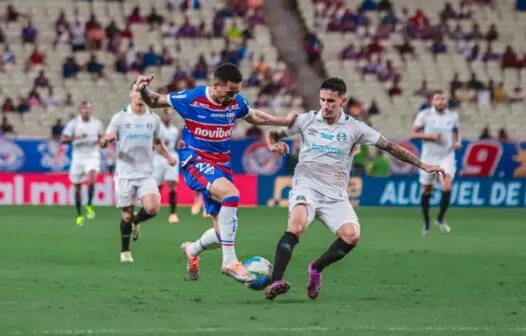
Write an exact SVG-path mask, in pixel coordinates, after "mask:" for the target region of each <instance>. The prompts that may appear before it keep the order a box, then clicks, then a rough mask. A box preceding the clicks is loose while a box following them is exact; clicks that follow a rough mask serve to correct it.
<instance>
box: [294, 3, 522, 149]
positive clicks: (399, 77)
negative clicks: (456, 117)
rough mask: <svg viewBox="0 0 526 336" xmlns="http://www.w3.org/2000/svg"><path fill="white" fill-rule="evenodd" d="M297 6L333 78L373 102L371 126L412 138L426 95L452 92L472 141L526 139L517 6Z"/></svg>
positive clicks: (391, 134)
mask: <svg viewBox="0 0 526 336" xmlns="http://www.w3.org/2000/svg"><path fill="white" fill-rule="evenodd" d="M519 3H520V1H519ZM297 4H298V8H299V11H300V13H301V16H302V18H303V20H304V22H305V25H306V26H307V27H308V29H309V30H310V31H311V32H312V34H311V35H312V36H315V37H316V38H318V39H319V40H320V41H321V45H322V46H321V48H322V49H323V52H322V53H321V59H322V61H323V63H324V66H325V69H326V71H327V74H328V75H331V76H332V75H334V76H336V75H338V76H343V77H345V78H346V79H347V81H348V83H349V84H350V87H351V92H352V96H353V97H354V98H355V99H358V100H360V101H361V102H362V103H364V104H369V103H370V102H371V101H374V103H375V104H374V105H373V106H372V109H370V111H373V114H372V115H370V116H367V117H368V118H369V119H370V121H371V122H372V124H373V125H374V126H375V127H376V128H378V129H379V130H381V131H382V132H383V133H385V134H387V135H389V136H391V137H407V135H408V127H409V125H411V122H412V119H413V118H414V115H415V113H416V112H417V111H418V108H419V106H421V105H422V104H423V103H425V100H426V98H425V97H426V94H427V93H428V92H430V90H433V89H443V90H445V91H446V92H448V93H449V92H451V93H452V94H453V96H454V97H455V99H453V101H452V107H455V108H459V111H460V115H461V121H462V122H463V124H464V125H466V126H467V127H463V132H464V136H466V137H470V138H477V137H478V136H479V133H480V132H481V130H482V129H483V128H485V127H486V126H489V128H490V132H491V133H493V134H496V133H497V132H499V131H498V130H499V129H501V128H503V127H505V128H507V130H508V131H509V133H510V137H511V138H512V139H513V138H519V137H524V136H525V135H526V133H525V132H524V131H523V125H525V124H526V114H525V113H524V107H525V106H524V100H525V95H524V93H523V87H524V86H525V84H526V75H525V74H526V72H525V71H526V70H525V69H526V67H525V64H526V63H525V61H524V60H525V58H524V57H523V56H522V55H523V54H522V53H523V51H524V50H522V48H523V46H524V41H525V34H526V31H525V29H524V22H525V21H524V19H525V15H526V14H525V13H524V12H521V11H520V10H516V8H515V1H513V0H498V1H492V0H462V1H451V2H448V1H446V0H440V1H425V4H424V2H423V1H414V0H396V1H390V0H381V1H375V0H364V1H362V0H345V1H344V0H305V1H297ZM519 9H520V8H519ZM312 36H311V39H312ZM316 45H317V44H316ZM374 112H376V113H374ZM503 131H504V132H505V131H506V130H505V129H504V130H503Z"/></svg>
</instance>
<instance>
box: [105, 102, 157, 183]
mask: <svg viewBox="0 0 526 336" xmlns="http://www.w3.org/2000/svg"><path fill="white" fill-rule="evenodd" d="M160 125H161V119H160V118H159V116H158V115H157V114H156V113H153V112H151V111H150V110H146V112H144V114H143V115H140V116H139V115H137V114H135V113H134V112H133V111H132V110H131V108H130V106H129V105H128V107H126V108H125V109H124V110H122V111H120V112H119V113H117V114H115V115H114V116H113V118H112V119H111V122H110V125H109V126H108V129H107V131H106V133H115V134H116V135H117V137H118V140H117V141H118V142H117V162H116V168H115V176H116V177H117V178H120V179H140V178H145V177H151V176H152V174H153V162H154V155H153V151H154V149H153V140H154V139H155V138H159V133H160Z"/></svg>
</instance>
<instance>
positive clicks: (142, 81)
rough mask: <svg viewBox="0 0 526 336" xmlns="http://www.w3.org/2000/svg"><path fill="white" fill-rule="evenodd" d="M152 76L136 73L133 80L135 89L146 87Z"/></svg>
mask: <svg viewBox="0 0 526 336" xmlns="http://www.w3.org/2000/svg"><path fill="white" fill-rule="evenodd" d="M153 77H154V76H153V75H147V76H143V75H138V76H137V79H136V80H135V87H136V89H137V91H138V90H141V89H144V88H146V87H148V85H150V83H151V82H152V80H153Z"/></svg>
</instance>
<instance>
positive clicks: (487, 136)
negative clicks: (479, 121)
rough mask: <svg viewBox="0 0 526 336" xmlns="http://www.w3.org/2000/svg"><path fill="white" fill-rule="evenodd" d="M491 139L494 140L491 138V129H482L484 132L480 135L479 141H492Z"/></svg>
mask: <svg viewBox="0 0 526 336" xmlns="http://www.w3.org/2000/svg"><path fill="white" fill-rule="evenodd" d="M491 139H493V137H492V136H491V132H490V130H489V127H488V126H486V127H484V128H483V129H482V132H481V133H480V135H479V140H491Z"/></svg>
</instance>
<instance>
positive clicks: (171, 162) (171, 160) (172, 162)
mask: <svg viewBox="0 0 526 336" xmlns="http://www.w3.org/2000/svg"><path fill="white" fill-rule="evenodd" d="M166 161H167V162H168V164H169V165H170V166H172V167H174V166H175V165H177V159H176V158H174V157H173V156H171V155H170V156H168V158H167V159H166Z"/></svg>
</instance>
